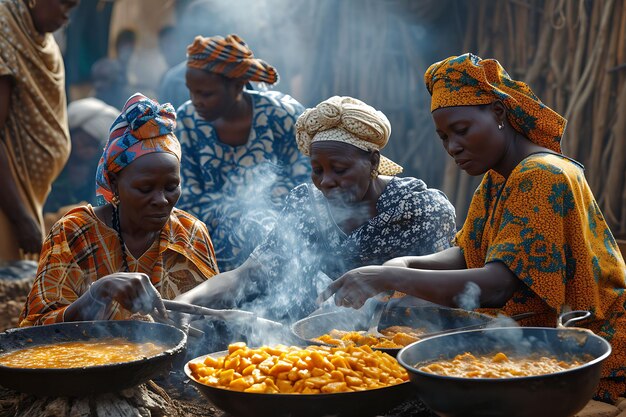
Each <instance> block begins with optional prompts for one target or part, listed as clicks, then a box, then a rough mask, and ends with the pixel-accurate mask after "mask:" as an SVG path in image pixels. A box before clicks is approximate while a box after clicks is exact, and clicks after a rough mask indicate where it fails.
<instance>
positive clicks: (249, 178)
mask: <svg viewBox="0 0 626 417" xmlns="http://www.w3.org/2000/svg"><path fill="white" fill-rule="evenodd" d="M187 56H188V57H187V74H186V80H187V87H188V88H189V93H190V95H191V100H190V101H187V102H186V103H185V104H183V105H182V106H180V107H179V109H178V120H179V123H178V127H177V131H176V133H177V135H178V137H179V138H180V141H181V145H182V149H183V159H182V161H181V167H182V177H183V195H182V197H181V201H180V207H181V208H182V209H184V210H187V211H189V212H190V213H192V214H194V215H195V216H197V217H198V218H199V219H200V220H202V221H204V222H205V223H206V224H207V226H208V228H209V231H210V233H211V237H212V238H213V242H214V243H215V250H216V256H217V261H218V263H219V265H220V269H222V271H228V270H230V269H233V268H235V267H237V266H239V265H241V264H242V263H243V262H244V261H245V260H246V258H247V257H248V255H249V254H250V253H251V252H252V250H253V249H254V248H255V247H256V246H257V245H258V244H259V243H261V241H262V240H263V238H264V237H265V235H266V234H267V232H269V230H271V228H272V226H273V224H274V221H275V219H276V216H277V215H278V213H279V211H280V209H281V208H282V204H283V201H284V198H285V197H286V196H287V193H288V192H289V191H290V190H291V189H292V188H293V187H294V186H296V185H298V184H300V183H303V182H306V181H307V180H308V178H309V173H310V166H309V163H308V161H307V160H306V157H305V156H304V155H302V154H301V153H300V152H298V147H297V144H296V140H295V122H296V119H297V117H298V116H299V115H300V113H302V111H303V107H302V105H301V104H300V103H298V102H297V101H296V100H294V99H293V98H292V97H290V96H288V95H285V94H282V93H280V92H278V91H266V92H261V91H251V90H246V89H245V88H244V86H245V85H246V83H247V82H248V81H257V82H264V83H267V84H270V85H271V84H275V83H276V82H277V81H278V73H277V72H276V70H275V69H274V68H273V67H272V66H271V65H269V64H267V63H266V62H264V61H262V60H260V59H257V58H255V57H254V54H253V53H252V51H251V50H250V48H248V46H247V45H246V43H245V42H244V41H243V40H242V39H241V38H239V37H238V36H237V35H228V36H227V37H226V38H223V37H221V36H214V37H209V38H204V37H201V36H198V37H196V39H195V41H194V42H193V43H192V44H191V45H189V47H188V49H187Z"/></svg>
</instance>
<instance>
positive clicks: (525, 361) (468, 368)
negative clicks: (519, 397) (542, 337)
mask: <svg viewBox="0 0 626 417" xmlns="http://www.w3.org/2000/svg"><path fill="white" fill-rule="evenodd" d="M583 363H585V361H578V360H575V359H572V360H569V361H563V360H559V359H557V358H555V357H545V356H537V357H523V358H509V357H508V356H506V355H505V354H504V353H502V352H498V353H496V354H495V355H493V356H474V355H472V354H471V353H469V352H465V353H463V354H460V355H456V356H455V357H454V358H453V359H449V360H441V361H436V362H430V363H427V364H424V363H421V364H417V365H416V367H417V368H418V369H419V370H420V371H423V372H428V373H431V374H437V375H444V376H453V377H460V378H512V377H523V376H535V375H546V374H551V373H554V372H560V371H565V370H567V369H571V368H575V367H577V366H581V365H582V364H583Z"/></svg>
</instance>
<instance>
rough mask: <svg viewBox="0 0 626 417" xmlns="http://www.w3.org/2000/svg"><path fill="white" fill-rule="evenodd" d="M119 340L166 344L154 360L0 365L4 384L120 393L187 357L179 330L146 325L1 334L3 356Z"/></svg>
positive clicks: (49, 391) (45, 392)
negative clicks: (67, 365)
mask: <svg viewBox="0 0 626 417" xmlns="http://www.w3.org/2000/svg"><path fill="white" fill-rule="evenodd" d="M109 337H119V338H123V339H126V340H129V341H132V342H153V343H157V344H160V345H163V346H164V349H163V351H162V352H161V353H159V354H158V355H155V356H152V357H150V358H143V359H140V360H136V361H132V362H124V363H116V364H111V365H101V366H90V367H85V368H65V369H45V368H40V369H30V368H11V367H7V366H0V384H1V385H3V386H4V387H6V388H10V389H14V390H17V391H21V392H26V393H30V394H35V395H42V396H83V395H90V394H97V393H102V392H113V391H119V390H122V389H125V388H129V387H132V386H135V385H138V384H141V383H143V382H145V381H147V380H149V379H152V378H154V377H156V376H157V375H159V374H161V373H163V372H165V371H167V370H169V369H170V368H171V365H172V363H173V362H174V360H176V359H177V358H182V357H183V356H184V354H185V349H186V345H187V336H186V335H185V333H184V332H182V331H181V330H180V329H177V328H176V327H174V326H169V325H167V324H161V323H148V322H144V321H134V320H128V321H85V322H68V323H58V324H50V325H45V326H35V327H24V328H19V329H9V330H7V331H5V332H4V333H0V355H1V354H4V353H9V352H13V351H16V350H19V349H25V348H29V347H33V346H39V345H49V344H56V343H63V342H75V341H87V340H95V339H102V338H109Z"/></svg>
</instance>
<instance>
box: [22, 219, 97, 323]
mask: <svg viewBox="0 0 626 417" xmlns="http://www.w3.org/2000/svg"><path fill="white" fill-rule="evenodd" d="M72 226H73V225H72V224H71V223H68V222H58V223H57V224H55V226H54V227H53V228H52V230H51V231H50V233H49V235H48V237H47V238H46V240H45V242H44V244H43V249H42V251H41V256H40V258H39V259H40V260H39V268H38V270H37V277H36V278H35V282H34V284H33V286H32V288H31V291H30V294H29V295H28V299H27V301H26V305H25V307H24V310H23V311H22V314H21V315H20V319H19V325H20V327H23V326H33V325H41V324H52V323H59V322H62V321H64V318H63V313H64V312H65V309H66V308H67V307H68V306H69V305H70V304H72V303H73V302H74V301H76V300H77V299H78V298H79V297H80V295H82V294H83V293H84V292H85V289H86V288H87V286H88V285H89V284H90V282H86V281H85V280H84V279H83V271H82V270H81V268H80V267H79V266H78V264H77V263H76V261H75V259H74V255H73V254H72V252H71V250H70V247H69V245H68V243H67V242H68V240H69V239H72V240H73V239H80V237H79V236H76V234H77V233H76V231H75V230H73V227H72ZM75 246H76V245H75Z"/></svg>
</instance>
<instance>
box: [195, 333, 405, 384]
mask: <svg viewBox="0 0 626 417" xmlns="http://www.w3.org/2000/svg"><path fill="white" fill-rule="evenodd" d="M189 368H190V370H191V376H192V377H193V379H195V380H196V381H197V382H200V383H202V384H206V385H210V386H213V387H217V388H224V389H230V390H234V391H244V392H254V393H265V394H279V393H280V394H320V393H324V394H327V393H337V392H351V391H363V390H368V389H376V388H382V387H386V386H390V385H395V384H400V383H402V382H405V381H408V374H407V373H406V370H405V369H404V368H402V367H401V366H400V364H398V362H397V361H396V359H395V358H393V357H392V356H390V355H388V354H386V353H383V352H380V351H373V350H372V349H371V348H370V347H369V346H346V347H328V346H308V347H306V348H299V347H295V346H285V345H277V346H271V347H270V346H263V347H260V348H258V349H251V348H249V347H247V346H246V344H245V343H242V342H239V343H233V344H231V345H230V346H229V347H228V355H226V356H224V357H220V358H214V357H211V356H207V357H206V358H205V359H204V360H203V361H192V362H190V363H189Z"/></svg>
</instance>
